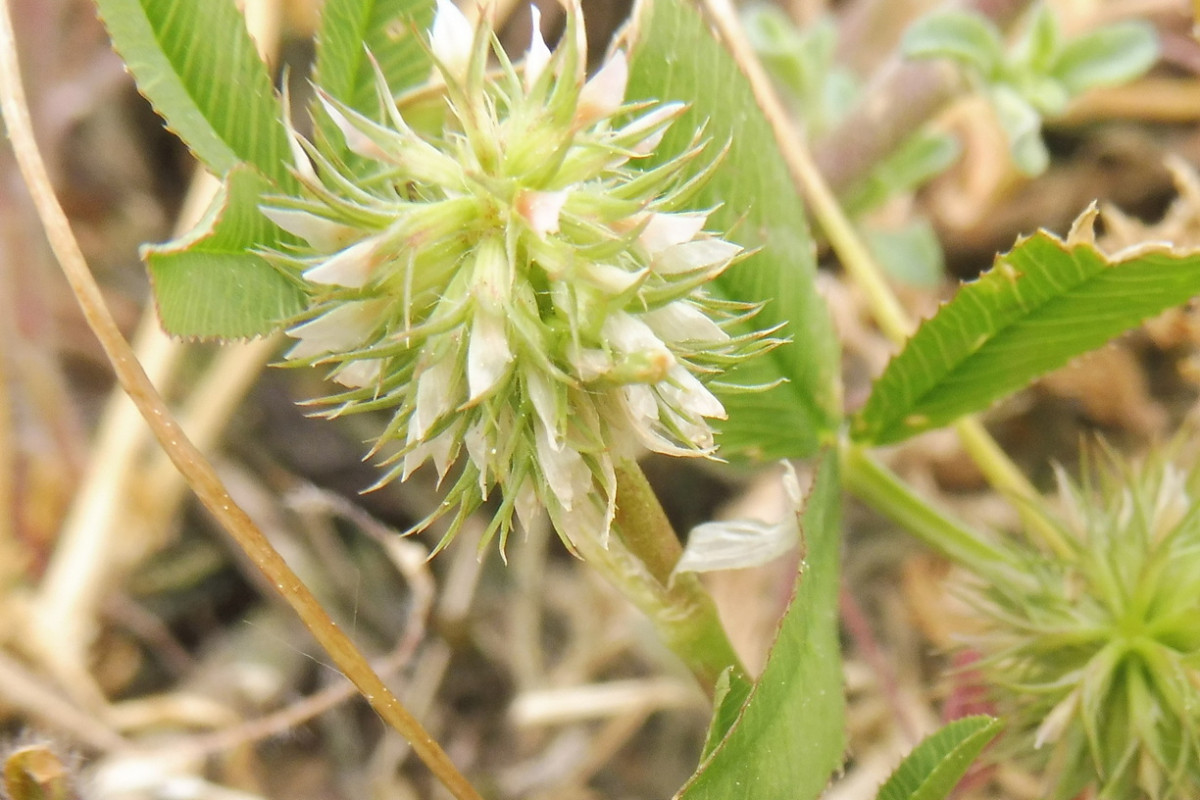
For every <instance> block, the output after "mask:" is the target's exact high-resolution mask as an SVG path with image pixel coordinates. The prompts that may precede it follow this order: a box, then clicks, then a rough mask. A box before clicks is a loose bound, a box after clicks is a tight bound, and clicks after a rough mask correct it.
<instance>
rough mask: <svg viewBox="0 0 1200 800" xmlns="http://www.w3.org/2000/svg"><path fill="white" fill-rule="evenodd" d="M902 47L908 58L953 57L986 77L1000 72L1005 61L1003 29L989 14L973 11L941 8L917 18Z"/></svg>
mask: <svg viewBox="0 0 1200 800" xmlns="http://www.w3.org/2000/svg"><path fill="white" fill-rule="evenodd" d="M900 48H901V51H902V52H903V53H904V55H905V56H907V57H909V58H951V59H954V60H955V61H958V62H959V63H961V64H963V65H965V66H968V67H971V68H972V69H974V70H975V71H976V72H977V73H978V74H979V75H980V76H981V77H982V78H984V79H985V80H987V79H990V78H992V77H994V76H995V75H997V74H998V72H999V70H1000V68H1001V65H1002V64H1003V63H1004V42H1003V39H1002V38H1001V36H1000V31H999V30H998V29H997V28H996V26H995V25H994V24H993V23H992V21H991V20H989V19H988V18H987V17H984V16H983V15H981V14H976V13H972V12H970V11H958V10H954V11H942V12H938V13H935V14H931V15H930V16H928V17H924V18H923V19H920V20H917V21H916V22H914V23H913V24H912V25H911V26H910V27H909V29H908V30H907V31H906V32H905V34H904V39H903V41H902V42H901V44H900Z"/></svg>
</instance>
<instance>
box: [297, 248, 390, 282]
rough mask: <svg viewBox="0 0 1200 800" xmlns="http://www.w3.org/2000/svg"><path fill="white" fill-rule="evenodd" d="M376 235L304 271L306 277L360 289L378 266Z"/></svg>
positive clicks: (309, 279)
mask: <svg viewBox="0 0 1200 800" xmlns="http://www.w3.org/2000/svg"><path fill="white" fill-rule="evenodd" d="M378 246H379V240H378V239H377V238H375V237H371V238H370V239H363V240H362V241H361V242H359V243H358V244H354V245H351V246H350V247H347V248H346V249H345V250H343V251H342V252H340V253H338V254H337V255H335V256H334V257H333V258H330V259H328V260H326V261H323V262H321V263H320V264H318V265H317V266H315V267H312V268H310V269H307V270H305V271H304V278H305V279H306V280H308V281H311V282H312V283H323V284H333V285H335V286H346V287H349V288H351V289H359V288H362V287H363V286H366V285H367V281H368V280H370V278H371V273H372V272H373V271H374V269H375V267H376V266H378V260H377V258H376V254H375V251H376V248H378Z"/></svg>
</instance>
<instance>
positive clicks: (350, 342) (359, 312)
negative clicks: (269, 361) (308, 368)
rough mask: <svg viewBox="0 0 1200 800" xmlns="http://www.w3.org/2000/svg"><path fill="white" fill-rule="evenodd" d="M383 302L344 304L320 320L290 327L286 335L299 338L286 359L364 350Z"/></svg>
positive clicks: (318, 318)
mask: <svg viewBox="0 0 1200 800" xmlns="http://www.w3.org/2000/svg"><path fill="white" fill-rule="evenodd" d="M381 310H382V303H381V302H380V301H378V300H360V301H357V302H351V303H343V304H342V305H340V306H338V307H337V308H334V309H333V310H332V311H327V312H325V313H324V314H322V315H321V316H319V317H316V318H314V319H311V320H309V321H308V322H305V323H302V324H300V325H297V326H295V327H294V328H289V329H288V331H287V335H288V336H291V337H292V338H293V339H299V340H300V341H299V342H297V343H296V345H295V346H294V347H292V349H291V350H289V351H288V352H287V356H286V357H287V358H311V357H313V356H319V355H322V354H323V353H339V352H345V351H346V350H355V349H357V348H359V347H361V346H362V345H363V344H364V343H365V340H366V338H367V336H369V335H370V334H371V332H372V331H373V330H374V329H375V326H376V325H378V324H379V313H380V311H381Z"/></svg>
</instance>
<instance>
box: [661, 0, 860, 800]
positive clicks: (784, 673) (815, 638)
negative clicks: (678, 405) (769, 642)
mask: <svg viewBox="0 0 1200 800" xmlns="http://www.w3.org/2000/svg"><path fill="white" fill-rule="evenodd" d="M655 1H656V2H661V0H655ZM837 467H838V465H837V459H836V457H834V456H832V455H827V456H825V457H824V458H822V459H821V461H820V463H819V464H818V466H817V473H816V479H815V482H814V484H813V488H812V490H811V491H810V492H809V496H808V498H807V500H806V503H805V509H804V515H803V518H802V520H801V529H802V530H803V533H804V541H803V542H802V547H804V548H807V552H806V553H805V559H804V562H803V564H802V569H801V573H800V574H799V575H798V576H797V579H796V589H795V595H794V596H793V598H792V601H791V603H790V604H789V605H788V610H787V612H786V613H785V615H784V618H783V621H782V622H781V623H780V628H779V634H778V635H777V636H776V639H775V643H774V645H773V646H772V648H771V653H770V655H769V656H768V658H767V664H766V666H765V667H764V668H763V672H762V675H761V676H760V677H759V679H758V682H757V683H756V684H755V685H754V687H753V689H752V690H751V693H750V696H749V698H748V699H746V700H745V702H744V703H743V704H742V706H741V709H740V711H739V712H738V714H737V716H736V718H734V720H733V721H732V723H730V717H731V714H732V711H733V709H732V708H731V704H732V703H731V701H732V700H736V699H738V698H737V697H736V696H735V695H734V693H732V692H731V693H729V694H728V695H727V696H726V697H725V698H724V699H723V700H722V701H721V702H720V703H719V705H718V708H717V712H716V714H715V718H716V720H717V721H716V722H715V724H714V726H713V730H711V731H710V738H709V744H708V746H706V748H705V751H706V757H705V759H704V761H703V762H702V763H701V765H700V767H699V769H698V770H697V771H696V774H695V775H693V776H692V777H691V779H690V780H689V781H688V782H687V784H686V785H684V787H683V789H682V790H681V791H680V792H679V794H678V795H677V797H678V798H679V800H730V799H731V798H738V799H739V800H740V799H742V798H744V799H745V800H815V798H817V797H818V796H819V795H820V794H821V793H822V792H823V791H824V790H825V788H826V786H827V785H828V783H829V778H830V775H831V773H832V772H833V771H834V770H835V769H837V768H838V766H839V765H840V764H841V762H842V748H843V743H844V741H845V732H844V729H843V725H844V721H843V712H844V695H843V691H842V676H841V658H840V656H839V650H838V633H837V587H838V581H837V575H838V548H839V541H840V537H839V536H838V530H839V520H840V506H839V502H840V483H839V481H838V468H837ZM722 725H729V726H730V727H728V729H727V730H726V731H725V732H724V735H723V736H722V735H720V733H721V730H720V726H722ZM714 742H715V743H714Z"/></svg>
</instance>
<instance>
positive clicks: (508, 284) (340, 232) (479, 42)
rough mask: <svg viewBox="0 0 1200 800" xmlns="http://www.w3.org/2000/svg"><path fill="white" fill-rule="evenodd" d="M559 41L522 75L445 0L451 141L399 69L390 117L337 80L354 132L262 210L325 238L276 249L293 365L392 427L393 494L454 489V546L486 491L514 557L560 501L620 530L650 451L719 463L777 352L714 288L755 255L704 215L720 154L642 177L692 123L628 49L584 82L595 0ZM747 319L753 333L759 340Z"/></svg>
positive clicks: (583, 529)
mask: <svg viewBox="0 0 1200 800" xmlns="http://www.w3.org/2000/svg"><path fill="white" fill-rule="evenodd" d="M564 5H565V6H566V9H567V23H566V32H565V34H564V36H563V39H562V42H561V43H560V44H559V45H558V46H557V47H556V48H555V49H553V50H551V49H550V48H549V47H548V46H547V45H546V43H545V41H544V40H543V38H542V34H541V32H540V30H539V23H540V20H539V17H538V14H537V12H536V10H535V11H534V12H533V14H534V17H533V22H534V25H533V37H532V41H531V43H530V46H529V49H528V51H527V53H526V54H525V57H524V60H523V63H519V64H514V63H513V61H512V60H510V58H509V56H508V55H507V54H506V53H505V52H504V50H503V49H502V48H501V47H500V45H499V43H498V41H497V40H496V38H495V36H494V35H493V33H492V31H491V29H490V28H489V27H488V23H487V21H486V19H485V20H481V21H480V22H479V23H478V24H477V25H472V24H471V23H469V22H468V21H467V20H466V18H465V17H464V16H463V15H462V14H461V13H460V12H459V11H458V9H457V8H456V7H455V6H454V5H453V3H450V2H448V0H439V2H438V10H437V15H436V19H435V21H434V24H433V27H432V30H431V32H430V35H429V38H428V48H429V52H430V54H431V55H432V60H433V62H434V64H435V77H434V80H433V84H432V85H433V86H435V87H436V88H437V90H438V91H440V92H441V93H442V96H443V97H444V104H443V105H444V114H443V119H442V123H441V127H440V128H439V129H438V130H435V131H432V132H431V131H429V130H427V128H428V127H429V126H428V125H417V124H416V123H410V121H409V120H408V119H406V116H405V113H404V112H403V111H402V107H403V106H402V105H398V104H397V101H396V100H395V98H394V97H393V94H392V91H391V90H390V88H389V87H388V85H387V81H386V80H385V78H384V77H383V74H382V72H380V71H379V70H378V69H377V94H378V101H379V108H378V110H377V113H374V114H371V113H364V112H363V111H362V110H361V109H355V108H352V107H350V106H348V105H347V104H345V103H343V102H341V101H340V100H339V99H337V98H335V97H332V96H330V95H328V94H327V93H325V92H323V91H321V90H320V88H319V87H318V99H319V106H320V111H321V113H322V114H323V115H324V117H325V121H326V122H327V123H328V124H327V125H326V128H327V129H328V130H330V131H333V132H335V135H332V136H326V137H317V140H316V142H315V143H313V142H309V141H305V140H302V139H301V138H300V137H299V136H298V135H296V134H295V133H294V132H292V133H291V136H292V140H293V153H294V157H295V159H296V166H295V170H294V173H295V175H296V177H297V178H298V179H299V182H300V183H301V185H302V190H301V192H300V193H299V194H298V195H297V196H288V197H272V198H269V199H268V201H267V202H266V204H265V205H264V208H263V212H264V213H265V214H266V216H267V217H268V218H270V219H271V220H272V221H274V222H275V223H276V224H277V225H279V226H280V227H281V228H283V229H285V230H286V231H288V232H290V233H292V234H294V235H295V236H297V237H299V238H300V239H302V240H303V243H302V244H301V245H299V246H296V247H292V248H288V249H285V250H281V251H278V252H273V253H270V254H268V255H269V257H270V258H272V259H273V261H274V263H276V264H277V265H278V266H279V267H280V268H281V269H284V270H288V271H290V273H291V274H293V275H296V276H297V277H298V278H299V279H300V280H302V282H303V284H304V286H305V287H306V290H307V292H308V295H309V298H310V303H309V307H308V309H307V311H306V312H305V313H304V314H303V316H302V318H300V319H298V320H296V322H295V323H294V324H293V325H292V327H290V328H289V330H288V334H289V335H290V336H292V337H293V338H295V339H296V340H297V341H296V344H295V345H294V346H293V347H292V348H291V350H290V351H289V352H288V353H287V357H288V358H289V359H292V360H294V361H296V362H299V363H305V364H313V365H322V366H325V367H327V368H328V374H329V377H330V378H331V379H332V380H333V381H336V382H337V383H339V384H341V385H342V387H344V391H339V392H337V393H335V394H333V395H332V396H330V397H328V398H325V399H324V400H322V401H320V402H323V403H325V404H326V407H325V411H324V412H323V413H325V414H327V415H330V416H336V415H340V414H348V413H354V412H362V411H372V410H383V411H386V412H388V413H389V414H390V415H391V419H390V422H389V423H388V424H387V425H386V427H385V429H384V430H383V432H382V434H381V435H380V436H379V439H378V442H377V443H376V445H375V447H374V448H373V449H372V455H374V456H376V457H378V458H379V459H380V460H381V461H382V465H383V467H384V470H385V471H384V474H383V477H382V478H381V481H380V483H381V484H382V483H385V482H387V481H390V480H393V479H406V478H408V477H409V476H410V475H411V474H412V473H413V472H414V471H415V470H417V469H418V468H419V467H421V466H422V465H424V464H426V463H430V462H431V463H432V464H433V466H434V468H435V469H436V470H437V472H438V474H439V476H440V478H442V479H445V478H447V476H451V475H452V476H453V479H452V480H451V481H450V486H449V488H448V489H447V494H446V498H445V501H444V503H443V504H442V506H441V508H440V509H439V511H438V513H436V514H434V515H432V516H431V517H430V518H429V519H427V520H425V521H423V522H422V523H420V524H419V525H418V526H416V528H422V527H424V526H426V525H428V524H429V523H430V522H432V521H433V519H435V518H437V517H438V516H440V515H441V514H442V513H446V512H449V511H454V510H456V513H455V515H454V518H453V520H452V521H451V524H450V526H449V529H448V531H449V532H448V533H447V534H446V536H445V537H444V538H443V544H444V543H445V542H447V541H448V540H449V538H450V537H451V536H452V535H453V533H454V532H455V531H456V530H457V528H458V526H459V525H460V524H461V522H462V521H463V519H465V517H466V515H468V514H469V513H471V512H472V511H473V510H475V509H476V508H478V507H479V506H480V505H481V504H482V503H483V502H484V501H485V500H488V499H489V498H494V499H496V500H497V501H498V511H497V513H496V514H495V516H494V518H493V521H492V524H491V527H490V528H489V529H488V536H485V540H486V539H488V538H491V537H492V536H495V535H498V536H499V538H500V542H501V545H502V546H503V542H504V539H505V537H506V536H507V534H508V533H509V531H510V529H511V527H512V525H513V519H514V517H515V518H516V519H517V520H519V521H521V522H522V523H523V524H525V525H528V524H529V523H530V522H531V521H532V518H533V517H534V516H535V515H536V514H537V513H539V511H540V509H542V508H545V509H546V510H548V511H549V514H550V517H551V520H552V522H553V523H554V525H555V527H556V528H557V530H558V531H559V533H560V534H561V535H562V537H563V539H564V541H566V542H567V544H568V545H570V544H571V542H572V540H574V539H575V537H578V536H598V537H600V538H601V539H603V538H604V537H606V536H607V535H608V532H609V530H610V527H611V525H612V523H613V519H614V511H615V506H614V503H615V492H616V488H615V486H616V478H615V466H616V463H617V462H618V461H619V460H620V459H622V458H628V457H631V456H633V455H634V454H636V453H637V452H638V451H639V450H640V449H642V448H645V449H649V450H653V451H657V452H661V453H671V454H675V455H686V456H711V455H712V454H713V452H714V439H713V429H712V421H713V420H720V419H723V418H724V417H725V409H724V408H723V406H722V404H721V401H720V400H719V399H718V398H717V397H716V395H715V394H713V392H712V390H711V389H710V388H709V387H710V385H711V383H712V382H713V379H714V378H716V377H717V376H719V375H720V373H721V372H722V371H723V370H724V369H726V368H727V367H728V366H729V365H731V364H734V363H736V362H738V361H740V360H741V359H743V358H746V357H749V356H751V355H753V354H755V353H757V352H760V351H762V350H764V349H767V348H769V347H771V346H774V344H775V343H776V340H774V339H772V338H770V335H769V332H752V333H745V332H744V331H745V330H747V328H746V326H745V323H746V321H747V320H748V319H749V318H750V317H752V316H753V314H754V313H755V312H756V310H757V307H756V306H754V305H751V304H745V303H736V302H729V301H724V300H721V299H719V298H717V297H714V296H713V295H712V294H711V293H710V292H709V291H708V290H707V289H706V284H708V283H709V282H710V281H711V280H712V279H713V278H715V277H717V276H718V275H720V274H721V273H722V272H724V271H725V270H726V269H727V268H728V267H729V266H730V265H731V264H733V263H734V262H735V261H737V260H738V259H739V258H740V257H741V255H742V248H741V247H739V246H738V245H736V244H733V243H731V242H728V241H726V240H724V239H722V238H720V237H719V236H716V235H714V234H711V233H708V232H706V231H705V226H706V224H707V220H708V213H707V212H705V211H696V210H689V209H687V206H686V204H687V203H688V202H689V200H690V199H691V198H692V197H693V196H694V195H695V193H696V191H697V190H698V189H699V188H700V187H701V186H702V185H703V183H704V181H705V179H706V178H707V177H708V175H710V174H711V171H712V169H713V168H714V166H715V161H713V160H708V161H703V162H702V161H701V160H699V158H698V157H699V156H700V155H701V154H702V152H704V150H705V148H706V144H705V143H703V142H700V141H698V140H693V142H692V144H691V145H690V147H688V148H687V150H686V151H685V152H684V153H683V154H682V155H680V156H678V157H676V158H674V159H671V160H668V161H665V162H663V163H660V164H657V165H655V166H653V167H641V166H640V164H641V163H645V158H646V156H647V155H649V154H651V153H652V152H653V151H654V149H655V148H656V147H657V146H658V144H659V142H660V141H661V139H662V138H663V134H664V133H665V131H666V130H667V129H668V128H669V127H670V125H671V124H672V123H673V122H674V121H675V120H676V119H678V117H679V116H680V115H681V114H682V113H683V111H684V110H685V109H684V107H683V106H682V105H681V104H678V103H642V102H628V101H627V100H626V99H625V89H626V83H627V79H628V74H629V69H628V64H627V62H626V58H625V55H624V53H623V52H621V51H619V50H618V51H616V52H615V53H613V54H612V55H611V56H610V57H609V59H608V60H607V62H606V63H605V64H604V65H603V66H602V67H601V68H600V69H599V70H598V71H597V72H596V73H595V74H594V75H593V76H592V77H591V78H590V79H587V78H586V77H585V63H586V55H587V54H586V49H585V47H586V45H585V40H584V37H583V30H582V20H581V13H580V11H579V8H578V2H577V0H569V1H567V0H564ZM739 328H741V329H742V331H743V332H739V331H738V329H739Z"/></svg>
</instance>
